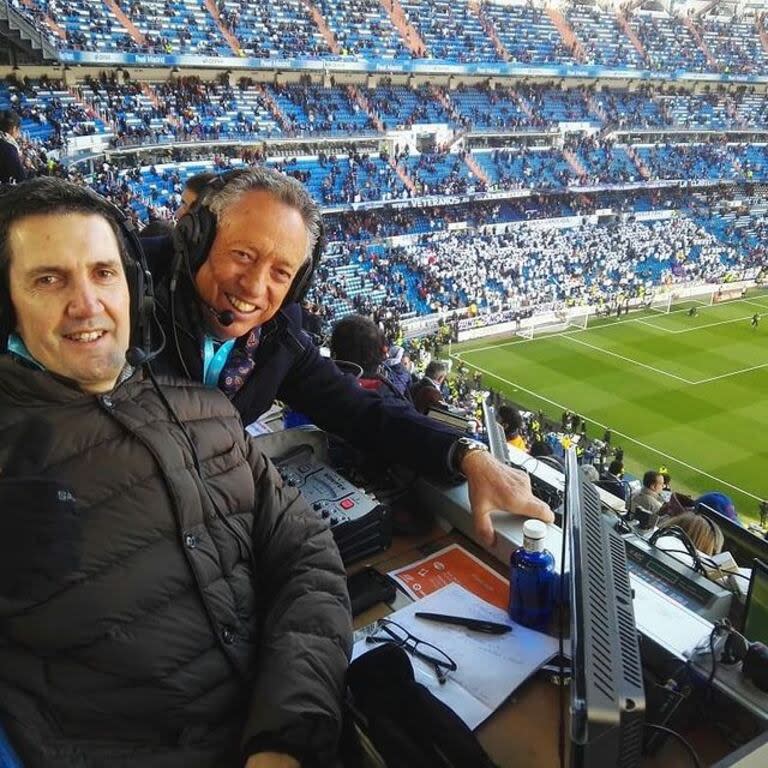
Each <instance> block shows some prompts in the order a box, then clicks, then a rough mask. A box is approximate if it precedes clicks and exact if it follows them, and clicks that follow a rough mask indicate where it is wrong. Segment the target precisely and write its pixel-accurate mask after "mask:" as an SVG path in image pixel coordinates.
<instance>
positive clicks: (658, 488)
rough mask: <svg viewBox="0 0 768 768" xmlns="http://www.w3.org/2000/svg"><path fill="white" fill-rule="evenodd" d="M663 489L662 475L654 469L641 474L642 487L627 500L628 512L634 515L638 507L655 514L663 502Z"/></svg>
mask: <svg viewBox="0 0 768 768" xmlns="http://www.w3.org/2000/svg"><path fill="white" fill-rule="evenodd" d="M663 490H664V475H662V474H661V472H658V471H656V470H655V469H649V470H648V471H647V472H646V473H645V474H644V475H643V487H642V488H641V489H640V490H639V491H638V492H637V493H634V494H632V498H631V499H630V500H629V514H630V515H634V514H635V510H637V508H638V507H642V508H643V509H644V510H646V512H650V513H651V514H656V513H658V511H659V510H660V509H661V507H662V505H663V504H664V499H663V498H662V496H661V492H662V491H663Z"/></svg>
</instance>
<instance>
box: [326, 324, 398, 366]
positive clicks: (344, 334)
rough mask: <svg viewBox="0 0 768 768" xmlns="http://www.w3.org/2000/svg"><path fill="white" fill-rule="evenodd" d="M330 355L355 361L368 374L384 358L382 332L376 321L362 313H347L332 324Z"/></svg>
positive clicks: (350, 361) (345, 360)
mask: <svg viewBox="0 0 768 768" xmlns="http://www.w3.org/2000/svg"><path fill="white" fill-rule="evenodd" d="M330 346H331V356H332V357H333V358H334V359H335V360H342V361H344V362H347V363H356V364H357V365H359V366H360V367H361V368H362V369H363V374H364V375H366V376H370V375H373V374H375V373H376V369H377V368H378V367H379V366H380V365H381V363H382V362H383V360H384V346H385V340H384V334H383V333H382V332H381V329H380V328H379V326H378V325H376V323H374V322H373V320H370V319H369V318H367V317H363V316H362V315H347V317H344V318H342V319H341V320H339V322H338V323H336V325H334V326H333V331H332V333H331V345H330Z"/></svg>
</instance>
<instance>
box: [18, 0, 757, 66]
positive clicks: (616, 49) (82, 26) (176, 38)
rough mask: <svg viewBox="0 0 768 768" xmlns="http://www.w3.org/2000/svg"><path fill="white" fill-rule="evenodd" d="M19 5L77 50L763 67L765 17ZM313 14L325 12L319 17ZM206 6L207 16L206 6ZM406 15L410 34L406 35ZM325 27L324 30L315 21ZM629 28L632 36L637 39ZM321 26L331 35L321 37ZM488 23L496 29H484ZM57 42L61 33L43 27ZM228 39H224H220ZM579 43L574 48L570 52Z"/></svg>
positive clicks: (407, 0) (446, 6) (367, 3)
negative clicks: (565, 32)
mask: <svg viewBox="0 0 768 768" xmlns="http://www.w3.org/2000/svg"><path fill="white" fill-rule="evenodd" d="M13 5H14V6H15V7H16V9H17V11H19V12H20V13H23V14H24V15H25V16H26V17H27V18H28V19H30V20H31V21H32V22H33V23H35V24H37V25H39V26H41V27H42V28H46V27H48V25H55V28H56V29H55V30H54V31H58V30H61V31H62V32H63V34H64V36H65V38H66V40H65V41H64V42H63V47H66V48H69V49H73V50H95V51H124V52H147V53H166V54H168V53H182V54H187V55H205V56H231V55H233V53H234V54H235V55H247V56H254V57H258V58H294V57H299V56H301V57H306V56H310V57H322V58H328V59H336V58H339V57H346V56H355V57H365V58H375V59H400V60H408V59H412V58H426V59H438V60H441V61H450V62H456V63H471V62H502V61H505V60H510V61H512V62H519V63H521V64H526V65H531V64H534V65H535V64H553V63H575V62H576V61H577V59H578V58H581V59H584V60H585V62H586V63H590V64H597V65H602V66H606V67H611V68H617V67H619V68H630V69H652V70H657V71H664V70H666V71H676V70H680V69H683V70H688V71H694V72H725V73H727V74H759V73H764V72H765V71H766V68H767V67H768V57H766V54H765V52H764V50H763V47H762V44H761V40H760V28H761V27H762V26H763V22H762V20H761V19H758V20H757V23H756V20H755V18H754V17H753V16H749V17H742V16H739V15H732V16H728V17H725V16H718V15H716V14H717V13H718V11H717V9H713V10H712V11H711V12H710V13H708V14H707V15H705V16H704V17H703V18H702V19H694V18H693V17H683V16H680V15H675V14H668V13H666V12H663V11H653V12H647V11H642V10H640V11H635V12H634V13H632V12H626V11H624V12H623V14H624V15H623V16H622V17H617V15H616V14H615V12H613V11H610V10H603V9H601V8H599V7H597V6H587V5H584V4H581V3H575V2H574V3H569V4H568V5H567V6H566V7H565V8H564V11H565V15H566V18H567V20H568V22H567V23H568V24H569V26H570V28H571V30H572V31H573V33H575V36H576V41H577V44H576V46H575V47H574V45H573V44H572V43H571V42H569V43H568V44H566V43H565V41H564V40H563V37H562V35H561V33H560V32H559V31H558V29H557V27H556V26H555V23H554V22H553V20H552V19H551V18H550V17H549V15H548V14H547V13H546V11H545V8H544V5H543V3H541V4H540V5H539V4H534V3H528V4H525V5H514V6H509V5H507V4H502V3H496V2H493V0H486V1H485V2H483V3H480V4H478V5H476V6H475V5H472V4H470V5H467V4H466V3H464V4H462V3H459V4H456V3H451V2H449V1H448V0H403V2H401V3H400V4H399V5H400V8H399V12H400V13H401V14H402V15H403V18H402V20H399V23H398V21H396V20H395V16H396V15H397V14H396V13H389V12H388V11H387V10H385V7H383V6H381V5H380V4H379V3H377V2H375V1H374V0H339V1H338V2H334V3H331V2H325V1H324V0H320V2H319V3H318V4H317V7H316V8H315V9H311V8H309V7H308V6H307V5H305V4H304V3H302V2H301V1H300V0H271V1H270V2H266V1H265V0H216V2H215V7H214V8H213V9H212V8H210V7H209V6H208V5H207V4H206V3H204V2H197V1H196V0H152V1H150V0H122V2H121V3H118V5H120V7H121V9H122V11H123V12H124V13H125V14H126V15H127V16H128V18H129V19H130V21H131V22H132V24H133V25H135V29H136V30H138V34H135V33H133V32H129V31H128V30H127V29H126V28H125V27H124V26H123V24H122V23H121V22H120V20H119V19H118V18H117V17H116V16H115V15H113V14H112V13H110V11H109V6H108V5H105V4H102V3H95V2H88V0H29V2H26V3H24V4H22V3H21V2H20V0H13ZM313 10H314V12H316V13H319V15H320V16H321V17H322V19H323V21H322V23H321V24H319V23H318V22H317V20H316V17H315V16H314V14H313ZM212 11H213V12H212ZM403 22H404V23H405V24H407V25H409V26H410V27H411V28H412V29H414V30H415V31H416V32H417V34H418V38H416V39H411V40H410V41H408V42H406V40H405V39H404V38H403V34H402V28H403ZM321 25H322V26H321ZM627 26H628V27H630V28H631V30H632V32H633V33H634V34H635V35H636V36H637V39H638V40H639V47H636V46H635V44H634V41H633V40H632V39H631V37H630V34H629V33H628V32H627V31H626V30H627ZM323 29H327V30H328V31H329V32H330V35H331V36H332V43H331V42H330V41H329V40H327V39H326V37H325V36H324V34H323ZM490 30H492V31H490ZM49 36H50V39H51V41H52V42H54V43H59V44H62V41H61V40H60V38H59V37H58V34H50V35H49ZM226 36H229V40H227V39H225V37H226ZM575 49H578V56H577V54H576V50H575Z"/></svg>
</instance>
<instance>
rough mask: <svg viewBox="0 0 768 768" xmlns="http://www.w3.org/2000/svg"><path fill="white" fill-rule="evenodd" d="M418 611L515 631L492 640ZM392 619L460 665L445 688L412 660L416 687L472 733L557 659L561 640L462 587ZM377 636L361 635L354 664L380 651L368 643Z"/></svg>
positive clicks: (445, 589)
mask: <svg viewBox="0 0 768 768" xmlns="http://www.w3.org/2000/svg"><path fill="white" fill-rule="evenodd" d="M416 611H431V612H433V613H445V614H449V615H452V616H463V617H466V618H472V619H482V620H485V621H495V622H500V623H504V624H508V625H509V626H511V627H512V628H513V629H512V631H511V632H507V633H506V634H504V635H489V634H485V633H481V632H474V631H471V630H469V629H466V628H464V627H459V626H453V625H449V624H439V623H437V622H434V621H428V620H426V619H420V618H417V617H416V616H414V614H415V613H416ZM387 618H388V619H390V620H391V621H395V622H397V623H398V624H399V625H400V626H401V627H403V628H404V629H406V630H407V631H408V632H410V633H411V634H412V635H415V636H416V637H418V638H419V640H423V641H425V642H427V643H432V645H435V646H437V647H438V648H439V649H440V650H442V651H443V652H445V653H446V654H448V656H449V657H450V658H452V659H453V660H454V661H455V662H456V664H457V670H456V671H455V672H449V673H448V679H447V681H446V682H445V683H444V684H443V685H441V684H440V683H439V682H438V679H437V675H436V674H435V670H434V667H432V666H431V665H430V664H427V663H425V662H423V661H421V660H420V659H418V658H417V657H415V656H414V655H413V654H408V655H409V658H410V660H411V664H412V665H413V669H414V674H415V676H416V682H418V683H422V684H423V685H424V686H426V687H427V688H429V689H430V691H431V692H432V693H433V694H434V695H435V696H437V698H438V699H440V701H442V702H443V703H444V704H447V705H448V706H449V707H450V708H451V709H452V710H453V711H454V712H455V713H456V714H457V715H458V716H459V717H460V718H461V719H462V720H463V721H464V722H465V723H466V724H467V725H468V726H469V727H470V728H472V729H474V728H477V727H478V726H479V725H480V724H481V723H482V722H483V721H484V720H486V719H487V718H488V717H489V716H490V715H491V714H492V713H493V712H494V711H495V710H496V709H498V707H499V706H501V704H502V703H503V702H504V701H505V699H506V698H507V697H508V696H509V695H510V694H511V693H512V692H513V691H514V690H515V689H516V688H518V687H519V686H520V685H522V683H523V682H525V680H527V679H528V678H529V677H530V676H531V675H532V674H533V673H534V672H535V671H536V670H537V669H538V668H539V667H540V666H542V664H545V663H546V662H547V661H549V660H550V659H551V658H552V657H553V656H554V655H555V654H556V653H557V640H556V639H555V638H552V637H549V636H548V635H544V634H542V633H541V632H535V631H534V630H532V629H527V628H526V627H522V626H520V625H519V624H515V622H513V621H512V620H511V619H510V618H509V615H508V614H507V612H506V611H502V610H501V609H499V608H497V607H495V606H493V605H490V604H489V603H486V602H484V601H483V600H480V599H479V598H478V597H476V596H475V595H473V594H472V593H470V592H468V591H467V590H466V589H464V588H463V587H462V586H461V585H459V584H456V583H451V584H448V585H447V586H445V587H443V588H442V589H440V590H439V591H437V592H433V593H432V594H430V595H428V596H426V597H423V598H422V599H420V600H416V601H415V602H414V603H412V604H411V605H409V606H407V607H405V608H402V609H401V610H399V611H396V612H395V613H393V614H391V615H390V616H388V617H387ZM374 633H378V634H381V631H380V630H378V631H377V630H376V625H374V624H372V625H370V626H369V627H366V628H365V629H363V630H361V631H360V632H358V633H356V635H355V639H356V642H355V647H354V651H353V656H352V657H353V659H355V658H357V657H358V656H362V655H363V654H364V653H365V652H366V651H369V650H371V649H372V648H373V647H375V646H374V645H373V644H371V643H366V640H365V637H366V636H367V635H371V634H374Z"/></svg>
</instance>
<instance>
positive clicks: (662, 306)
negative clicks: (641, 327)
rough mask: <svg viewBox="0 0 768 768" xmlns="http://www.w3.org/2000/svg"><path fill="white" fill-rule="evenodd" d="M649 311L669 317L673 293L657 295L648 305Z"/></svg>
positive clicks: (667, 292)
mask: <svg viewBox="0 0 768 768" xmlns="http://www.w3.org/2000/svg"><path fill="white" fill-rule="evenodd" d="M648 309H650V310H651V311H652V312H658V313H659V314H662V315H668V314H669V313H670V311H671V309H672V293H671V292H669V291H665V292H664V293H655V294H654V295H653V297H652V298H651V301H650V303H649V304H648Z"/></svg>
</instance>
